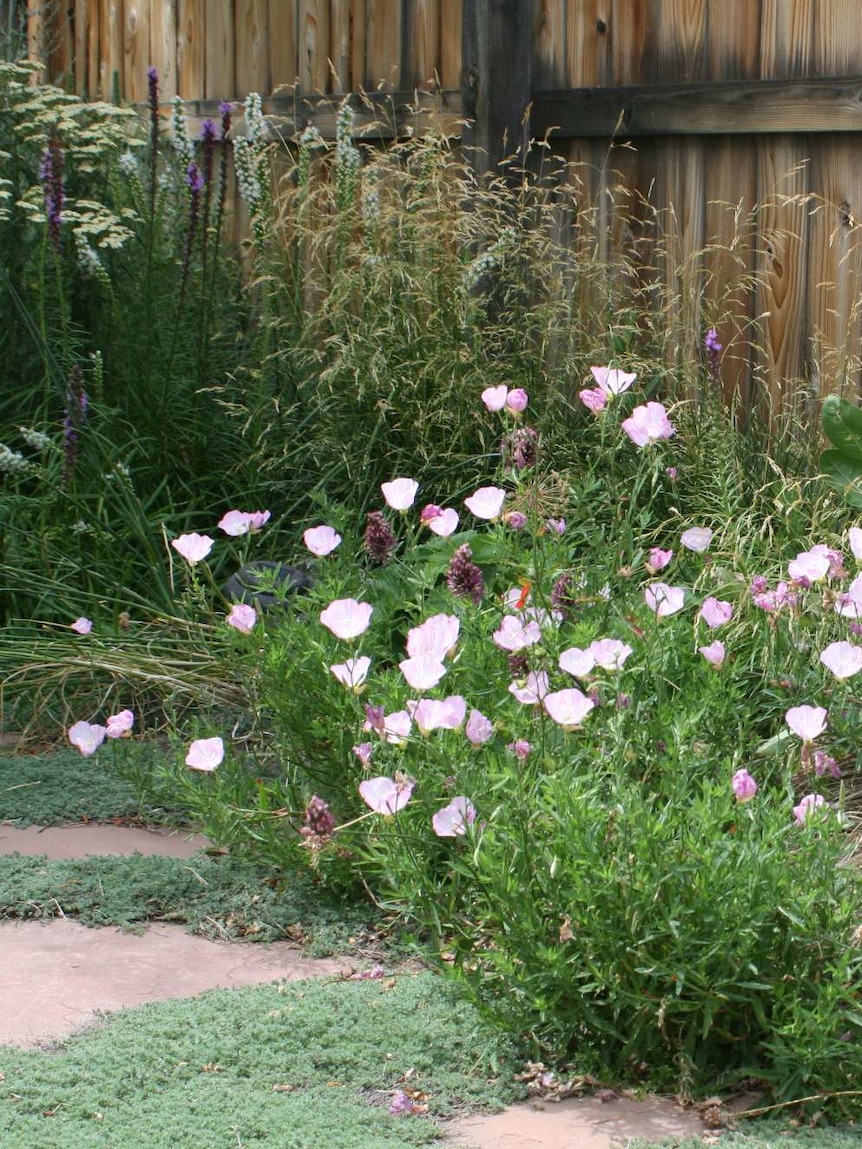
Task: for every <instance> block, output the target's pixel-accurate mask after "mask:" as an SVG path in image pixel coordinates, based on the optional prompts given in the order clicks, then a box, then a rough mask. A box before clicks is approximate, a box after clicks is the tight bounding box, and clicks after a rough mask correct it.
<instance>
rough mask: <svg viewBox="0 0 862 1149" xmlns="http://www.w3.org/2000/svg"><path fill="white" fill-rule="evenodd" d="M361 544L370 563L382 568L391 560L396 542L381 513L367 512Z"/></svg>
mask: <svg viewBox="0 0 862 1149" xmlns="http://www.w3.org/2000/svg"><path fill="white" fill-rule="evenodd" d="M363 543H364V546H365V553H366V554H367V555H368V557H369V558H370V559H371V561H372V562H375V563H379V564H380V565H381V566H384V565H385V564H386V563H387V562H388V561H389V560H390V558H392V553H393V551H394V550H395V548H396V546H397V545H398V541H397V539H396V538H395V535H393V533H392V528H391V527H390V526H389V523H388V522H387V521H386V519H385V517H384V515H383V514H382V512H381V511H369V512H368V520H367V523H366V526H365V537H364V540H363Z"/></svg>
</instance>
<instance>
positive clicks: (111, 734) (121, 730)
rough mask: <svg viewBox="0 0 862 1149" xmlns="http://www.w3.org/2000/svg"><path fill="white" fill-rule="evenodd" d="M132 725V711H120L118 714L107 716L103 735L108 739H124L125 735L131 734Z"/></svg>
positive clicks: (133, 719) (133, 718)
mask: <svg viewBox="0 0 862 1149" xmlns="http://www.w3.org/2000/svg"><path fill="white" fill-rule="evenodd" d="M134 725H135V716H134V714H133V713H132V711H131V710H121V711H120V712H119V714H111V715H109V717H108V722H107V726H106V728H105V734H106V736H107V737H108V738H125V737H126V735H127V734H131V733H132V727H133V726H134Z"/></svg>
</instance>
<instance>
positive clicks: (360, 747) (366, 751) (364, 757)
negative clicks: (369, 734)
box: [353, 742, 374, 770]
mask: <svg viewBox="0 0 862 1149" xmlns="http://www.w3.org/2000/svg"><path fill="white" fill-rule="evenodd" d="M353 753H354V754H355V755H356V757H357V758H358V759H359V761H360V762H361V763H362V765H363V767H364V768H365V769H366V770H367V769H368V767H369V766H370V765H371V756H372V754H373V753H374V747H373V746H372V745H371V743H370V742H360V743H358V744H357V745H356V746H354V747H353Z"/></svg>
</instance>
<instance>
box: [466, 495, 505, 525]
mask: <svg viewBox="0 0 862 1149" xmlns="http://www.w3.org/2000/svg"><path fill="white" fill-rule="evenodd" d="M505 500H506V492H505V491H504V490H503V489H502V488H501V487H480V488H479V489H478V491H475V492H474V493H473V494H472V495H471V496H470V498H469V499H465V500H464V506H465V507H466V508H467V510H468V511H471V512H472V513H473V514H474V515H475V516H476V518H477V519H496V518H499V515H500V512H501V511H502V509H503V503H504V502H505Z"/></svg>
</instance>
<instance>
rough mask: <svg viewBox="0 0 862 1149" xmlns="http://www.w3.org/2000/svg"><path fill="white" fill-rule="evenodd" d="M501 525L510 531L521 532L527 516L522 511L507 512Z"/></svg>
mask: <svg viewBox="0 0 862 1149" xmlns="http://www.w3.org/2000/svg"><path fill="white" fill-rule="evenodd" d="M503 523H504V524H505V526H507V527H508V528H509V530H510V531H522V530H523V529H524V527H525V526H526V525H527V516H526V515H525V514H524V512H523V511H507V512H506V513H505V514H504V515H503Z"/></svg>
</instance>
